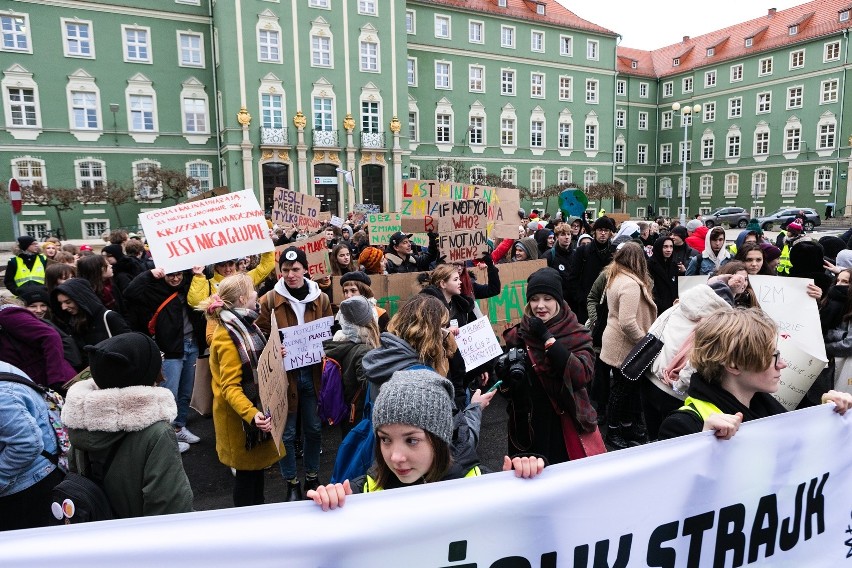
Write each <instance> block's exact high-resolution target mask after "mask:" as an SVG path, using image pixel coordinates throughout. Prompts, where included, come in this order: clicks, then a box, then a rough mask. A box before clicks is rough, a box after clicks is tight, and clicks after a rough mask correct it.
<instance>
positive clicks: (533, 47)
mask: <svg viewBox="0 0 852 568" xmlns="http://www.w3.org/2000/svg"><path fill="white" fill-rule="evenodd" d="M536 38H538V42H536ZM545 38H546V36H545V34H544V32H543V31H542V30H532V32H530V51H532V52H533V53H544V52H545V49H546V45H547V44H546V43H545Z"/></svg>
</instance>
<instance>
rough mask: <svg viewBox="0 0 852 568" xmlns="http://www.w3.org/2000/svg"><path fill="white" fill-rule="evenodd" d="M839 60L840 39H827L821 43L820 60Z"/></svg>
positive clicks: (826, 61)
mask: <svg viewBox="0 0 852 568" xmlns="http://www.w3.org/2000/svg"><path fill="white" fill-rule="evenodd" d="M839 60H840V41H839V40H838V41H829V42H826V43H825V44H823V47H822V62H823V63H828V62H829V61H839Z"/></svg>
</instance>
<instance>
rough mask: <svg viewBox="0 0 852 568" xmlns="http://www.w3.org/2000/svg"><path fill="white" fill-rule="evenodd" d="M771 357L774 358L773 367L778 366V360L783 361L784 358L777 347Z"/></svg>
mask: <svg viewBox="0 0 852 568" xmlns="http://www.w3.org/2000/svg"><path fill="white" fill-rule="evenodd" d="M772 358H773V359H774V360H775V368H776V369H777V368H778V365H779V361H782V362H783V361H784V359H782V358H781V352H780V351H779V350H777V349H776V350H775V353H773V354H772Z"/></svg>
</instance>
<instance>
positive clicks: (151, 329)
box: [148, 292, 178, 335]
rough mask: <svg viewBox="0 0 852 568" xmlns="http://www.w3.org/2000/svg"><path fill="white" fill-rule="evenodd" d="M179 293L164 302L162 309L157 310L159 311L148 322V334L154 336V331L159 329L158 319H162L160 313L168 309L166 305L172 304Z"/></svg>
mask: <svg viewBox="0 0 852 568" xmlns="http://www.w3.org/2000/svg"><path fill="white" fill-rule="evenodd" d="M177 295H178V293H177V292H173V293H172V295H170V296H169V297H168V298H166V299H165V300H163V303H162V304H160V307H159V308H157V311H155V312H154V315H153V316H151V319H150V320H148V333H149V334H151V335H154V329H155V328H156V327H157V318H158V317H160V312H161V311H163V308H165V307H166V304H168V303H169V302H171V301H172V300H174V299H175V298H176V297H177Z"/></svg>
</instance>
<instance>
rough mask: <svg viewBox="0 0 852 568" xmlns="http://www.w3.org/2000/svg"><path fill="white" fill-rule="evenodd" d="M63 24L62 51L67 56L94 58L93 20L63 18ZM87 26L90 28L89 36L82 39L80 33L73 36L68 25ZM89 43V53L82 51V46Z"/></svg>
mask: <svg viewBox="0 0 852 568" xmlns="http://www.w3.org/2000/svg"><path fill="white" fill-rule="evenodd" d="M60 22H61V26H62V52H63V54H64V55H65V57H74V58H77V59H94V58H95V27H94V25H93V24H92V21H91V20H78V19H77V18H61V19H60ZM69 25H72V26H85V27H87V28H88V34H89V36H88V38H85V39H80V38H79V35H77V36H71V35H69V33H68V31H69V30H68V26H69ZM84 44H85V45H87V46H88V49H89V53H88V54H86V53H82V46H83V45H84Z"/></svg>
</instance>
